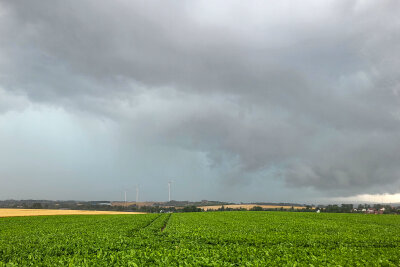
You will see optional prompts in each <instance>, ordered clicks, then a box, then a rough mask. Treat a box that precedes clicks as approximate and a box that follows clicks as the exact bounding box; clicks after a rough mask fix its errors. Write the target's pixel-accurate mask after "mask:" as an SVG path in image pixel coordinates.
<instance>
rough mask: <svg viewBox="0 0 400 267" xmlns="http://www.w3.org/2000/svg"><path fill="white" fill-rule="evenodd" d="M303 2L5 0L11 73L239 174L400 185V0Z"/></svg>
mask: <svg viewBox="0 0 400 267" xmlns="http://www.w3.org/2000/svg"><path fill="white" fill-rule="evenodd" d="M293 5H294V4H293V3H290V4H289V3H288V2H285V1H283V2H282V3H281V4H276V3H275V4H274V5H272V6H271V5H268V6H267V5H266V4H265V3H263V2H259V1H254V2H252V3H246V4H245V5H244V4H243V2H241V1H233V2H231V3H229V4H227V3H224V2H216V3H214V4H213V5H211V3H207V2H203V1H196V2H185V4H182V3H181V4H180V5H178V4H177V3H172V2H165V1H160V2H153V1H151V2H149V1H141V2H140V1H134V2H132V1H116V2H109V1H72V2H70V1H69V2H65V1H41V2H40V3H38V2H32V1H30V2H26V1H9V2H2V3H1V5H0V8H1V10H2V11H1V12H0V25H1V26H0V36H1V37H0V56H1V59H0V71H1V73H2V74H1V75H0V86H1V88H3V90H6V91H8V92H9V93H10V94H14V93H18V94H25V95H27V97H28V98H29V99H30V101H33V102H38V103H44V104H51V105H61V106H63V107H66V108H67V109H69V110H70V111H71V112H74V111H75V110H80V111H88V112H90V113H92V114H93V116H104V117H109V118H112V119H113V120H115V121H117V123H118V124H119V125H120V128H121V131H124V132H126V136H130V134H131V133H134V134H135V135H143V136H145V139H146V140H147V142H149V143H167V144H168V145H172V146H178V147H183V148H185V149H188V150H193V151H204V152H206V153H207V154H208V155H209V158H210V160H211V161H212V162H213V163H212V164H211V166H210V167H214V168H218V166H220V165H224V164H226V162H228V166H229V167H228V168H227V169H229V170H227V171H226V172H225V175H226V177H225V180H226V181H228V183H229V182H230V183H237V182H238V181H240V180H242V179H250V178H249V177H251V176H252V175H254V174H255V173H257V175H259V176H261V177H263V173H267V172H269V171H271V170H274V172H275V173H276V175H275V179H282V180H283V181H285V183H286V184H287V186H302V187H312V188H314V189H316V190H324V191H327V194H331V195H352V194H357V193H364V192H367V193H377V192H391V193H394V192H398V191H399V188H398V186H399V177H400V176H399V175H400V173H399V172H400V167H399V166H398V162H399V157H400V153H399V152H398V151H397V148H399V147H400V127H399V126H400V125H399V115H400V113H399V112H400V109H399V104H400V103H399V94H400V77H399V74H398V69H399V68H400V19H399V17H398V14H399V12H400V4H399V2H397V1H383V2H373V1H348V2H346V3H344V2H342V3H338V2H337V1H332V2H331V1H324V2H323V3H322V1H315V2H312V1H310V2H307V1H306V2H302V3H301V4H296V5H297V6H293ZM0 96H1V91H0ZM10 101H13V100H12V99H10ZM3 102H8V101H4V100H3ZM3 102H2V100H0V112H2V111H3V110H5V109H11V108H12V106H13V105H10V104H8V105H7V103H5V104H2V103H3ZM125 142H127V143H129V142H130V140H129V138H126V139H125ZM265 179H271V178H270V177H269V176H267V175H265Z"/></svg>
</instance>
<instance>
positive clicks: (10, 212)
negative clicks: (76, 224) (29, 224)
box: [0, 209, 145, 217]
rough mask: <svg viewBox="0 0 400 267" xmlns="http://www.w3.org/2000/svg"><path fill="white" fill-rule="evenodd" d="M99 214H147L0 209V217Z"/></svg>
mask: <svg viewBox="0 0 400 267" xmlns="http://www.w3.org/2000/svg"><path fill="white" fill-rule="evenodd" d="M99 214H145V213H144V212H119V211H96V210H47V209H0V217H21V216H43V215H99Z"/></svg>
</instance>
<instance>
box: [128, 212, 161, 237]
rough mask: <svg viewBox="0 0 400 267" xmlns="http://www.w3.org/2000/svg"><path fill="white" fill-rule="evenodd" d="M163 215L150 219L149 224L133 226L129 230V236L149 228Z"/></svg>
mask: <svg viewBox="0 0 400 267" xmlns="http://www.w3.org/2000/svg"><path fill="white" fill-rule="evenodd" d="M161 217H162V215H161V214H160V215H158V216H157V217H155V218H154V219H152V220H151V221H149V222H148V223H147V224H145V225H144V226H143V227H140V228H133V229H131V230H129V231H128V236H134V235H135V234H136V233H138V232H140V231H144V230H146V229H147V228H149V227H150V226H151V225H152V224H153V223H154V222H155V221H157V220H158V219H159V218H161Z"/></svg>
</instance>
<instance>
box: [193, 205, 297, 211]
mask: <svg viewBox="0 0 400 267" xmlns="http://www.w3.org/2000/svg"><path fill="white" fill-rule="evenodd" d="M221 207H222V205H216V206H201V207H199V208H201V209H204V210H217V209H219V208H221ZM253 207H262V208H264V209H280V208H284V209H290V208H291V207H292V206H275V205H256V204H243V205H242V204H233V205H224V208H232V209H239V208H243V209H247V210H249V209H251V208H253ZM293 208H294V209H305V207H293Z"/></svg>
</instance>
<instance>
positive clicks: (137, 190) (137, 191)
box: [136, 185, 139, 203]
mask: <svg viewBox="0 0 400 267" xmlns="http://www.w3.org/2000/svg"><path fill="white" fill-rule="evenodd" d="M138 202H139V185H136V203H138Z"/></svg>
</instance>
